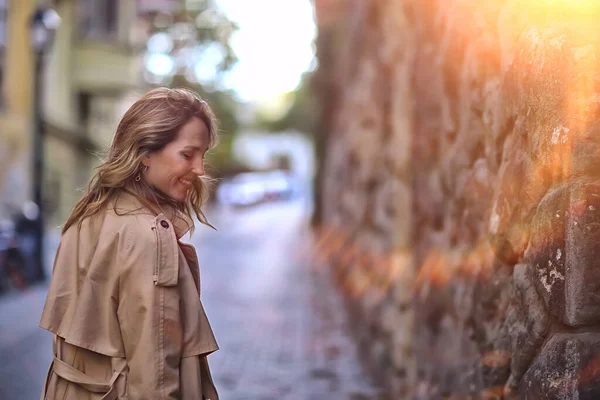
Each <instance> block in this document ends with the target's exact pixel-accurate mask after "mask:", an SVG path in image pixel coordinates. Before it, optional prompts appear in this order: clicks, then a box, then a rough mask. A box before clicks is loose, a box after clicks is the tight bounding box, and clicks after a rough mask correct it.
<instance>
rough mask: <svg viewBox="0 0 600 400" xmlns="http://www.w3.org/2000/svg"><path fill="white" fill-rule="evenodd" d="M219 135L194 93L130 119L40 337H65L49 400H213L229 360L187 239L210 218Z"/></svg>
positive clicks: (58, 264) (76, 215)
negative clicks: (209, 172)
mask: <svg viewBox="0 0 600 400" xmlns="http://www.w3.org/2000/svg"><path fill="white" fill-rule="evenodd" d="M216 137H217V124H216V120H215V118H214V115H213V113H212V111H211V109H210V108H209V106H208V105H207V104H206V102H204V101H202V100H201V99H200V98H198V97H197V96H196V95H195V94H194V93H193V92H190V91H188V90H185V89H167V88H159V89H154V90H152V91H150V92H148V93H147V94H146V95H144V96H143V97H142V98H140V99H139V100H138V101H137V102H136V103H135V104H133V106H131V108H130V109H129V110H128V111H127V112H126V113H125V115H124V116H123V119H122V120H121V122H120V123H119V125H118V127H117V131H116V133H115V136H114V139H113V142H112V145H111V147H110V149H109V152H108V157H107V160H106V161H105V162H104V163H103V164H102V165H101V166H99V167H98V168H97V173H96V174H95V176H94V177H93V178H92V180H91V182H90V184H89V186H88V189H87V191H86V193H85V194H84V195H83V197H82V198H81V200H79V202H78V203H77V204H76V205H75V207H74V209H73V211H72V214H71V216H70V217H69V219H68V220H67V222H66V223H65V226H64V228H63V232H62V237H61V242H60V245H59V248H58V252H57V255H56V260H55V262H54V269H53V274H52V282H51V284H50V289H49V292H48V298H47V300H46V304H45V306H44V311H43V313H42V318H41V323H40V326H41V327H42V328H45V329H47V330H49V331H50V332H52V333H54V335H55V336H54V360H53V361H52V363H51V365H50V368H49V371H48V376H47V378H46V383H45V385H44V391H43V394H42V399H48V400H54V399H61V400H69V399H77V400H87V399H104V400H114V399H136V400H137V399H140V400H154V399H157V400H158V399H183V400H188V399H189V400H192V399H194V400H196V399H203V398H206V399H210V400H217V399H218V395H217V392H216V389H215V387H214V384H213V382H212V378H211V376H210V371H209V368H208V363H207V359H206V357H207V355H208V354H210V353H212V352H213V351H215V350H217V349H218V346H217V344H216V341H215V338H214V336H213V333H212V330H211V328H210V325H209V323H208V320H207V318H206V315H205V313H204V309H203V307H202V304H201V302H200V297H199V295H200V277H199V270H198V258H197V257H196V252H195V249H194V247H193V246H191V245H189V244H184V243H181V242H180V241H179V239H180V238H181V237H182V236H183V235H184V234H186V233H187V232H188V231H190V229H192V228H193V222H192V213H193V214H195V216H196V217H197V218H198V219H199V220H200V222H202V223H204V224H206V225H209V226H210V224H209V223H208V222H207V220H206V218H205V216H204V214H203V213H202V210H201V206H202V204H203V202H204V200H205V197H206V194H207V190H206V187H205V185H204V183H203V181H202V179H201V177H202V176H203V174H204V164H203V161H204V155H205V153H206V151H207V150H208V149H210V148H211V147H212V146H213V145H214V144H215V141H216Z"/></svg>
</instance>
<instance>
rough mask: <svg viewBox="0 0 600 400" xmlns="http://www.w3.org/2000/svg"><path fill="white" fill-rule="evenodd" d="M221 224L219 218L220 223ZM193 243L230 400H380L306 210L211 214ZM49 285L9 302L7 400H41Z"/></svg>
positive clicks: (1, 377)
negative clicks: (312, 259) (312, 253)
mask: <svg viewBox="0 0 600 400" xmlns="http://www.w3.org/2000/svg"><path fill="white" fill-rule="evenodd" d="M211 217H212V218H211ZM209 218H210V219H211V222H213V223H214V224H215V225H216V226H217V227H218V228H219V231H218V232H214V231H212V230H210V229H206V228H204V227H198V228H197V230H196V234H195V235H194V237H193V238H192V239H190V241H191V242H192V243H193V244H194V245H195V246H196V249H197V250H198V254H199V258H200V263H201V279H202V294H201V297H202V301H203V303H204V306H205V309H206V312H207V314H208V317H209V320H210V321H211V325H212V328H213V330H214V332H215V336H216V338H217V341H218V343H219V346H220V350H219V351H217V352H216V353H214V354H212V355H210V356H209V362H210V364H211V369H212V372H213V378H214V380H215V384H216V385H217V387H218V389H219V392H220V395H221V399H223V400H230V399H231V400H270V399H277V400H285V399H290V400H317V399H331V400H337V399H340V400H343V399H350V400H361V399H378V395H377V390H376V388H375V387H374V386H373V385H372V384H371V382H370V381H369V380H368V379H367V378H366V377H365V375H364V374H363V373H362V371H361V369H360V367H359V365H358V362H357V357H356V351H355V346H354V344H353V342H352V340H351V338H350V337H349V336H348V333H347V328H346V320H345V314H344V311H343V305H342V299H341V297H340V296H339V294H338V293H337V292H336V291H334V290H332V288H331V286H330V284H329V282H328V281H327V280H326V279H323V278H324V276H325V275H324V274H322V273H318V274H317V273H315V272H314V271H312V272H311V269H310V265H309V263H308V262H307V260H308V257H306V252H307V251H308V250H307V247H306V245H307V243H308V236H307V234H306V232H305V230H304V226H305V212H304V210H303V208H302V206H301V204H300V203H295V202H290V203H279V204H270V205H264V206H261V207H257V208H252V209H246V210H242V211H238V212H226V211H219V212H216V211H212V212H211V213H209ZM45 294H46V288H45V287H44V286H40V287H36V288H32V289H30V290H29V291H27V292H25V293H14V294H9V295H8V296H3V297H0V359H2V360H3V361H4V362H3V363H0V399H11V400H12V399H37V398H39V393H40V390H41V385H42V382H43V379H44V376H45V370H46V367H47V365H48V362H49V361H50V356H51V355H50V352H51V336H50V334H48V333H47V332H45V331H43V330H42V329H40V328H38V327H37V325H38V321H39V316H40V313H41V308H42V306H43V302H44V299H45Z"/></svg>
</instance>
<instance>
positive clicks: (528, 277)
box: [505, 264, 550, 394]
mask: <svg viewBox="0 0 600 400" xmlns="http://www.w3.org/2000/svg"><path fill="white" fill-rule="evenodd" d="M532 272H533V268H532V267H531V266H530V265H525V264H517V265H516V266H515V268H514V271H513V279H514V286H515V295H514V298H513V303H512V304H511V308H510V310H509V313H508V317H507V321H506V324H507V328H508V332H509V336H510V349H511V360H510V363H511V368H510V377H509V379H508V382H507V384H506V386H505V393H506V394H509V393H516V390H517V389H518V384H519V382H520V380H521V378H522V377H523V374H524V373H525V372H526V371H527V369H528V368H529V366H530V365H531V362H532V361H533V359H534V358H535V355H536V354H538V353H539V351H540V348H541V346H542V343H543V341H544V339H545V338H546V336H547V334H548V329H549V326H550V321H549V318H548V314H547V311H546V308H545V306H544V302H543V300H542V298H541V297H540V295H539V294H538V292H537V290H536V288H535V284H534V278H533V277H532Z"/></svg>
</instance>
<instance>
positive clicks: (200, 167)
mask: <svg viewBox="0 0 600 400" xmlns="http://www.w3.org/2000/svg"><path fill="white" fill-rule="evenodd" d="M192 173H193V174H194V175H198V176H204V160H202V159H200V160H199V161H196V162H195V163H194V165H193V166H192Z"/></svg>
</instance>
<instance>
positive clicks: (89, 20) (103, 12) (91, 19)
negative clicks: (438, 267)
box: [0, 0, 119, 39]
mask: <svg viewBox="0 0 600 400" xmlns="http://www.w3.org/2000/svg"><path fill="white" fill-rule="evenodd" d="M0 1H1V0H0ZM79 7H80V13H79V14H80V29H81V34H82V36H83V37H84V38H86V39H114V38H116V37H117V31H118V18H119V1H118V0H83V1H81V2H80V3H79Z"/></svg>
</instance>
